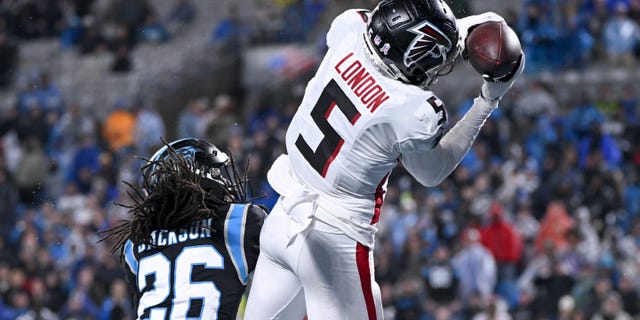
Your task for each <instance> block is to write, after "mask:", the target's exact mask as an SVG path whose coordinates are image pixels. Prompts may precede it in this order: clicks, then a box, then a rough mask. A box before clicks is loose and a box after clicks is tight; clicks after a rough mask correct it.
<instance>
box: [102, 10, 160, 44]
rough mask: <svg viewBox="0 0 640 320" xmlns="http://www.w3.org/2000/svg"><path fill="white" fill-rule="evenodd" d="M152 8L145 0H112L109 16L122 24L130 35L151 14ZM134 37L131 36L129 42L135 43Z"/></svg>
mask: <svg viewBox="0 0 640 320" xmlns="http://www.w3.org/2000/svg"><path fill="white" fill-rule="evenodd" d="M151 12H152V8H151V6H150V5H149V3H148V2H147V0H116V1H113V2H112V4H111V8H110V13H109V16H110V18H111V20H112V21H114V22H115V23H117V24H120V25H123V26H124V27H125V28H126V30H127V33H128V34H130V35H132V34H136V31H137V30H138V28H140V26H142V25H143V24H144V22H145V19H146V18H147V17H148V16H149V14H151ZM135 40H136V39H135V38H131V41H132V42H131V43H132V44H133V43H135Z"/></svg>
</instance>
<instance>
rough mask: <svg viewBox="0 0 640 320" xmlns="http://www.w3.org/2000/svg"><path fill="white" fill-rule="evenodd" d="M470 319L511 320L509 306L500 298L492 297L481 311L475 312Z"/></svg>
mask: <svg viewBox="0 0 640 320" xmlns="http://www.w3.org/2000/svg"><path fill="white" fill-rule="evenodd" d="M472 320H511V315H510V314H509V307H508V306H507V304H506V303H505V302H504V301H503V300H502V299H500V298H497V297H492V298H491V299H489V301H488V302H487V306H486V307H485V308H484V310H483V311H481V312H478V313H476V314H475V315H474V316H473V318H472Z"/></svg>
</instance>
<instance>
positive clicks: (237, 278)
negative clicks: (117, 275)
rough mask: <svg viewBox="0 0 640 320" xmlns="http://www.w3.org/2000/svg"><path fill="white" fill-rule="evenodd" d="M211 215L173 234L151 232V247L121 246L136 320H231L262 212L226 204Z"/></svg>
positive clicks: (255, 248)
mask: <svg viewBox="0 0 640 320" xmlns="http://www.w3.org/2000/svg"><path fill="white" fill-rule="evenodd" d="M216 213H217V217H215V218H210V219H204V220H202V221H198V222H195V223H193V224H192V225H190V226H188V227H186V228H182V229H180V230H178V231H167V230H156V231H153V232H152V234H151V238H152V242H153V243H154V244H155V245H153V246H150V245H145V244H137V243H133V242H132V241H131V240H128V241H127V242H126V243H125V245H124V249H123V258H124V259H123V260H124V262H123V267H124V269H125V274H126V276H127V281H128V282H129V287H130V289H131V292H132V293H133V297H134V308H135V309H136V310H135V311H136V313H137V319H141V320H142V319H150V320H156V319H157V320H169V319H171V320H173V319H232V320H235V319H236V313H237V311H238V306H239V303H240V299H241V297H242V295H243V293H244V291H245V288H246V284H247V280H248V277H249V274H250V273H251V272H252V271H253V269H254V268H255V265H256V262H257V259H258V253H259V234H260V229H261V227H262V223H263V221H264V218H265V216H266V212H265V211H264V210H263V209H262V208H261V207H259V206H255V205H249V204H246V205H245V204H231V205H223V206H220V207H218V208H216Z"/></svg>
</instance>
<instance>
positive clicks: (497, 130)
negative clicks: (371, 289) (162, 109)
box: [0, 0, 640, 320]
mask: <svg viewBox="0 0 640 320" xmlns="http://www.w3.org/2000/svg"><path fill="white" fill-rule="evenodd" d="M276 2H277V3H276V4H277V6H274V5H273V4H271V3H270V2H261V3H260V4H259V6H260V7H259V10H257V11H256V15H257V16H258V17H257V19H256V21H257V22H259V23H260V24H259V25H260V26H261V29H256V28H255V27H254V26H255V25H253V24H250V23H247V22H246V21H245V22H243V20H242V19H240V17H239V16H238V15H237V14H238V11H237V10H238V8H237V7H234V6H231V7H230V8H229V11H228V15H227V18H226V19H223V20H222V21H221V22H220V23H218V24H216V25H215V26H214V25H213V24H212V34H211V37H212V41H213V42H214V43H216V44H218V45H220V46H231V47H235V48H236V49H237V50H244V49H246V47H247V46H251V45H259V44H263V43H286V42H290V41H306V42H309V41H315V39H314V38H313V37H312V36H311V33H310V32H308V31H307V30H312V29H313V28H314V27H316V25H315V24H316V23H317V21H319V19H320V17H321V14H322V12H323V10H326V6H328V5H329V4H330V1H328V0H327V1H318V0H315V1H314V0H305V1H284V0H283V1H276ZM639 2H640V1H634V0H628V1H611V0H610V1H599V0H592V1H586V0H585V1H561V0H535V1H534V0H531V1H526V3H525V5H524V7H523V8H522V10H521V12H518V13H521V14H522V15H518V14H514V16H515V17H522V19H518V21H519V23H518V24H517V25H518V31H519V32H520V35H521V37H522V39H523V43H524V44H525V47H526V50H527V53H528V54H529V56H528V58H529V59H531V63H529V65H530V66H531V68H532V71H531V74H529V75H527V76H526V77H525V81H523V83H522V84H521V85H519V86H517V87H516V88H514V90H512V91H511V92H510V93H509V95H508V97H506V98H505V100H504V101H503V102H502V103H501V108H500V109H498V110H496V112H494V114H493V115H492V116H491V118H490V119H489V120H488V121H487V123H486V124H485V126H484V128H483V129H482V131H481V132H480V135H479V137H478V140H477V142H476V143H475V145H474V147H473V148H472V150H471V151H470V152H469V154H468V155H467V156H466V157H465V159H464V160H463V161H462V163H461V164H460V166H459V167H458V169H456V171H455V172H454V173H453V174H452V175H451V176H450V177H449V178H448V179H447V180H445V182H443V183H442V184H441V185H439V186H437V187H434V188H424V187H421V186H419V185H418V184H417V183H416V182H415V181H414V179H412V178H411V177H410V176H409V175H408V173H407V172H405V171H404V170H403V169H402V168H398V169H397V170H395V171H394V173H393V174H392V176H391V178H390V182H389V185H388V190H387V194H386V199H385V202H384V205H383V209H382V215H381V221H380V223H379V224H378V228H379V231H378V237H377V239H378V240H377V243H376V247H375V251H374V252H375V259H376V270H375V271H376V279H377V281H378V283H379V284H380V286H381V292H382V299H383V304H384V307H385V315H386V318H387V319H396V320H402V319H421V320H423V319H424V320H431V319H434V320H435V319H438V320H439V319H478V320H480V319H631V318H633V317H638V316H640V303H639V302H640V260H639V257H640V140H639V139H637V137H639V136H640V121H639V119H640V118H639V117H640V102H639V99H640V90H639V89H638V87H637V85H636V84H633V83H629V84H627V85H619V84H614V83H611V84H605V85H603V86H601V87H580V88H577V89H575V88H574V90H577V91H576V94H574V95H571V99H569V100H568V101H565V100H562V101H560V100H559V99H558V98H557V95H556V93H557V91H556V90H561V89H562V88H557V87H550V86H549V85H548V83H545V82H542V81H537V80H536V78H535V77H534V75H535V73H536V72H538V71H541V70H557V69H559V66H562V67H571V68H573V67H580V68H586V67H589V65H590V61H597V62H598V63H604V64H616V63H618V62H624V61H631V60H628V59H632V60H633V59H636V58H637V57H636V56H635V54H631V55H626V57H625V58H620V59H618V58H615V59H612V60H611V61H607V59H606V57H608V53H607V49H613V48H612V47H611V46H601V45H599V44H598V43H600V42H605V43H609V41H612V39H608V40H605V39H604V38H602V37H600V36H598V32H602V31H603V30H608V29H609V28H607V27H605V25H607V23H606V22H607V21H609V20H613V19H618V18H614V17H619V15H620V12H621V11H620V8H622V5H621V4H623V5H625V8H626V11H625V12H626V14H627V16H628V17H630V19H632V20H633V21H636V22H630V23H631V24H630V25H633V24H635V27H623V28H624V29H625V30H628V31H630V34H633V32H635V31H633V30H635V29H637V19H638V14H637V9H638V3H639ZM44 3H47V4H50V3H58V2H57V1H51V2H50V1H43V2H40V1H3V2H1V3H0V11H2V12H4V14H0V53H4V51H3V50H4V49H3V48H4V47H3V46H4V44H5V43H9V44H11V45H13V46H15V47H16V48H17V46H18V43H19V42H20V41H27V40H29V41H32V39H34V38H42V37H50V36H61V38H62V39H63V43H67V44H68V45H69V46H71V47H73V48H76V50H81V51H82V50H87V53H89V52H94V51H95V50H103V49H99V48H104V50H111V49H109V47H110V46H109V45H105V46H104V47H102V45H100V44H101V43H104V44H108V43H112V41H113V39H114V38H112V37H115V38H117V39H119V40H117V41H116V42H118V43H120V46H122V47H124V48H127V50H132V49H134V45H138V44H139V43H138V40H140V39H141V38H138V37H137V36H135V35H137V34H140V32H141V33H143V34H144V35H145V36H147V37H148V38H149V39H148V40H151V41H162V39H167V37H170V35H171V33H172V32H173V31H172V30H175V28H174V27H171V26H172V25H173V26H175V24H173V23H170V22H169V21H179V23H188V22H189V21H192V20H193V19H194V18H195V17H196V15H197V14H202V13H201V12H198V11H197V9H195V7H193V6H192V5H191V4H190V2H189V1H188V0H184V1H183V0H179V1H176V7H175V10H172V13H171V14H170V15H169V18H163V19H160V18H159V17H158V16H157V15H154V14H152V13H151V14H150V12H154V10H153V9H152V7H150V6H149V3H151V2H149V3H147V2H146V1H142V0H140V1H132V0H127V1H113V3H114V7H112V8H113V10H115V11H108V12H112V15H111V16H110V17H112V18H111V19H113V20H109V19H107V20H103V19H102V18H99V17H98V16H93V14H92V12H94V11H93V10H96V9H92V8H94V7H92V6H90V5H89V4H90V3H92V1H63V2H60V3H63V4H64V5H63V6H62V8H60V10H55V8H56V5H51V6H49V5H43V4H44ZM118 5H120V6H126V8H127V9H126V10H124V9H123V7H118ZM67 6H68V7H67ZM129 6H132V7H129ZM559 6H562V7H563V8H564V9H565V10H560V11H558V10H555V8H559ZM69 8H74V10H73V11H72V12H74V14H72V15H69V13H68V11H67V10H68V9H69ZM118 8H120V10H124V11H118ZM634 8H635V9H634ZM9 9H11V10H9ZM18 9H19V10H18ZM133 9H135V10H133ZM634 10H636V11H634ZM23 11H26V12H27V13H25V12H23ZM56 12H58V13H56ZM100 12H103V11H100ZM117 12H120V13H117ZM634 12H635V13H634ZM36 13H38V14H37V15H36ZM125 13H126V14H125ZM558 13H562V14H561V15H560V16H558V15H557V14H558ZM25 14H26V15H27V16H29V15H31V16H32V17H37V18H33V19H26V18H25ZM274 15H276V16H277V17H279V19H271V18H272V17H273V16H274ZM89 16H91V17H92V18H87V17H89ZM69 17H76V18H78V19H77V21H75V22H72V20H74V19H69ZM302 17H304V19H302ZM116 18H117V19H116ZM14 19H16V20H14ZM296 19H297V20H296ZM274 20H277V21H274ZM596 20H597V21H596ZM10 21H22V23H21V24H15V22H10ZM87 21H93V22H91V23H88V22H87ZM98 21H101V22H98ZM105 21H111V22H110V23H114V24H115V25H118V26H119V27H116V28H114V29H110V30H111V31H113V32H108V33H106V34H104V33H102V32H101V31H104V30H105V28H104V27H105V26H106V25H102V23H106V22H105ZM158 21H163V22H162V24H164V27H158V24H157V23H158ZM80 22H81V23H80ZM552 22H553V23H552ZM74 23H79V24H77V25H75V24H74ZM93 23H96V24H93ZM294 23H299V24H303V25H305V26H300V27H299V28H298V27H295V28H292V27H291V25H293V24H294ZM17 25H23V26H24V27H21V28H18V29H20V30H17V31H16V28H15V26H17ZM27 25H28V27H27ZM97 25H101V27H96V26H97ZM283 25H287V26H289V27H287V28H286V29H287V30H291V29H293V31H300V32H291V33H283V32H282V30H283ZM74 26H75V27H78V26H81V28H82V29H83V31H82V32H81V33H80V34H83V36H79V35H76V36H70V37H69V33H73V32H76V31H77V30H76V31H73V32H72V30H70V28H73V27H74ZM570 26H572V27H576V28H577V27H578V26H580V28H582V29H580V30H581V32H566V31H567V30H569V29H562V28H565V27H566V28H569V27H570ZM560 27H562V28H560ZM587 27H588V28H587ZM611 28H615V26H614V27H611ZM107 29H109V28H107ZM141 30H146V31H141ZM162 30H165V31H162ZM255 30H262V32H264V37H261V36H260V35H258V34H257V33H256V31H255ZM596 30H599V31H596ZM560 31H562V32H560ZM582 31H584V33H582ZM631 31H633V32H631ZM604 33H605V34H606V33H608V32H606V31H605V32H604ZM611 33H612V34H613V35H614V36H620V32H615V31H614V32H611ZM542 34H547V35H552V36H549V37H547V38H544V37H541V35H542ZM585 35H589V36H590V40H589V37H586V38H584V39H580V40H581V41H582V40H585V39H587V40H588V41H586V40H585V41H584V42H581V41H576V42H574V41H573V40H576V39H573V40H572V41H566V39H567V38H566V37H574V36H576V37H582V36H585ZM85 37H87V38H85ZM562 37H565V38H562ZM634 37H635V36H634ZM5 39H11V40H6V41H8V42H3V40H5ZM69 39H74V40H73V41H70V42H65V41H67V40H69ZM107 39H109V40H107ZM134 39H135V40H134ZM563 39H564V40H563ZM628 39H632V38H628ZM618 40H619V39H618ZM103 41H104V42H103ZM129 41H131V42H129ZM141 41H142V40H141ZM629 41H632V40H629ZM633 41H636V40H633ZM591 42H592V43H591ZM590 43H591V44H590ZM632 43H633V46H636V45H637V44H636V42H629V43H627V44H628V47H632V45H631V44H632ZM96 44H99V45H96ZM85 45H86V47H85ZM561 45H562V46H569V45H571V46H572V45H578V46H581V47H582V46H584V47H583V48H584V49H585V50H586V51H572V50H573V49H569V48H567V47H563V49H562V50H561V51H558V49H557V48H559V47H558V46H561ZM613 47H616V48H618V47H624V46H623V45H621V46H617V45H616V46H613ZM227 48H229V47H227ZM572 48H573V47H572ZM598 48H600V49H598ZM554 52H555V53H558V52H562V53H563V54H552V53H554ZM130 53H131V52H130V51H127V54H130ZM123 54H124V53H123ZM601 54H604V56H603V55H601ZM558 59H561V60H558ZM565 59H566V60H565ZM581 59H584V60H581ZM600 61H602V62H600ZM574 62H575V64H574ZM3 63H4V60H0V71H2V70H5V69H6V68H5V69H3V68H2V64H3ZM626 63H628V62H626ZM8 66H9V67H11V66H13V64H8ZM9 69H11V68H9ZM12 72H16V70H13V71H12ZM105 72H107V71H105ZM2 79H3V78H2V77H0V82H1V81H2ZM283 90H285V88H282V89H281V91H278V90H275V91H274V92H273V93H271V94H265V95H264V96H263V97H262V98H261V99H258V100H257V101H252V102H251V103H254V104H255V105H251V106H246V105H240V103H241V101H243V99H242V98H243V97H239V96H236V95H234V94H225V93H223V94H220V95H218V96H217V97H216V98H215V99H211V100H209V99H207V98H203V97H193V99H192V100H191V101H189V102H188V103H186V104H185V106H183V107H182V109H181V111H180V115H179V117H178V118H177V119H175V121H176V122H177V125H176V130H175V132H167V129H166V128H167V127H165V125H166V124H167V123H166V122H165V121H169V119H163V118H162V117H161V116H160V115H159V113H158V111H156V109H155V107H154V105H153V104H152V103H151V102H149V101H147V100H145V99H142V98H140V99H124V98H123V99H121V100H118V101H116V102H114V103H113V105H112V109H111V110H110V111H109V112H108V114H107V115H106V117H104V118H98V117H97V116H96V112H95V110H92V106H91V105H90V104H86V103H84V102H83V101H67V100H66V99H65V92H61V91H60V90H59V89H58V88H57V86H56V84H55V82H54V81H52V77H51V75H50V74H47V73H46V72H41V73H39V74H38V75H37V76H33V77H31V83H30V85H29V86H28V90H25V91H21V92H16V93H15V94H16V104H15V106H14V108H12V109H11V110H7V111H6V112H5V113H3V114H2V115H0V137H1V139H0V141H1V142H2V143H0V320H4V319H62V320H64V319H133V318H134V310H132V305H131V300H130V298H129V297H130V293H129V292H128V291H127V290H128V289H127V287H126V283H125V282H124V281H123V280H122V273H121V270H120V265H119V262H120V261H119V257H118V256H117V255H111V254H109V252H108V248H109V243H103V242H99V241H98V240H99V239H100V236H99V234H98V231H100V230H105V229H106V228H108V227H110V226H113V225H114V224H115V223H117V221H118V219H120V218H122V217H124V216H126V214H127V209H126V208H124V207H122V206H119V205H117V204H116V203H123V204H127V203H128V201H129V200H128V196H127V194H126V191H127V186H126V185H125V184H123V183H122V181H128V182H131V183H133V184H135V183H137V181H138V180H137V179H139V171H138V170H139V167H140V164H141V163H142V160H141V159H139V158H138V156H142V157H149V156H150V155H151V153H152V152H153V150H155V149H156V148H157V147H158V146H160V145H161V143H162V142H161V141H160V140H159V137H168V136H175V137H184V136H196V137H201V138H204V139H208V140H210V141H212V142H214V143H215V144H217V145H218V146H219V147H221V148H222V149H228V150H230V151H231V153H232V154H233V155H234V156H235V157H236V160H237V161H238V163H240V164H241V167H243V168H244V166H245V165H248V167H247V169H248V170H249V172H248V174H249V176H250V177H251V179H252V184H251V189H252V195H253V196H255V197H258V199H257V200H256V201H257V202H260V203H263V204H265V205H267V206H272V205H273V203H274V201H275V199H276V197H277V195H276V194H275V193H274V192H273V190H271V189H270V188H269V186H268V184H267V183H266V171H267V169H268V168H269V166H270V164H271V163H272V161H273V160H274V159H275V157H276V156H277V155H279V154H280V153H281V152H282V151H283V148H284V146H283V138H284V132H285V130H286V127H287V124H288V122H289V119H290V117H291V116H292V114H293V112H294V111H295V108H296V106H297V102H299V101H298V99H299V97H300V96H299V93H296V92H284V91H283ZM286 90H289V87H287V88H286ZM580 90H582V91H580ZM474 94H475V93H474ZM283 95H284V96H288V97H291V98H290V99H289V100H287V101H286V102H285V103H280V101H282V96H283ZM442 98H443V100H444V101H447V100H448V99H447V97H442ZM467 98H468V99H467V100H465V102H464V103H462V104H460V105H449V106H448V108H449V113H450V118H451V119H450V123H454V122H455V121H456V120H457V118H459V117H460V116H461V115H462V114H463V113H464V111H465V110H466V109H467V108H469V106H470V104H471V99H472V98H473V94H469V95H468V96H467ZM274 101H278V103H274ZM243 110H252V112H251V113H249V114H246V113H245V112H242V111H243Z"/></svg>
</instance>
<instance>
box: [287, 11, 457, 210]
mask: <svg viewBox="0 0 640 320" xmlns="http://www.w3.org/2000/svg"><path fill="white" fill-rule="evenodd" d="M367 14H368V12H367V11H363V10H355V9H354V10H348V11H346V12H344V13H343V14H341V15H340V16H338V17H337V18H336V19H335V20H334V21H333V23H332V25H331V28H330V30H329V33H328V34H327V45H328V52H327V53H326V55H325V57H324V60H323V61H322V63H321V64H320V66H319V69H318V71H317V73H316V75H315V77H314V78H313V79H312V80H311V81H310V82H309V83H308V86H307V88H306V92H305V95H304V98H303V100H302V103H301V105H300V106H299V108H298V111H297V112H296V114H295V116H294V117H293V120H292V121H291V124H290V126H289V128H288V130H287V135H286V147H287V153H288V155H289V158H290V162H291V166H292V169H293V171H294V172H295V174H296V176H297V178H298V179H299V180H300V181H302V182H303V183H304V184H306V185H308V186H310V187H311V188H313V189H315V190H317V191H319V192H321V193H323V194H327V195H329V196H331V197H337V198H344V197H349V198H358V199H371V200H372V201H373V199H374V195H375V193H376V190H377V189H378V188H379V187H382V186H384V183H385V182H386V178H387V177H388V174H389V173H390V172H391V170H392V169H393V167H394V166H396V165H397V164H398V161H399V159H400V156H401V154H408V153H412V152H416V151H427V150H430V149H432V148H433V147H434V145H435V144H437V142H438V140H439V139H440V137H441V136H442V132H443V126H444V124H445V123H446V121H447V117H446V111H445V109H444V105H443V103H442V101H440V99H438V98H437V97H436V96H435V95H434V94H433V93H432V92H430V91H425V90H423V89H421V88H419V87H417V86H414V85H407V84H404V83H402V82H400V81H398V80H393V79H391V78H388V77H385V76H384V75H383V74H382V73H381V72H380V71H378V70H377V68H376V67H375V66H374V65H373V64H372V63H371V62H370V61H369V58H368V57H367V54H366V52H365V50H367V49H366V48H365V43H364V41H365V40H364V33H365V30H366V19H367ZM376 45H379V44H376ZM382 45H384V44H382Z"/></svg>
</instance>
